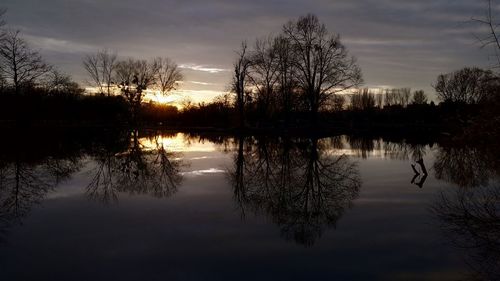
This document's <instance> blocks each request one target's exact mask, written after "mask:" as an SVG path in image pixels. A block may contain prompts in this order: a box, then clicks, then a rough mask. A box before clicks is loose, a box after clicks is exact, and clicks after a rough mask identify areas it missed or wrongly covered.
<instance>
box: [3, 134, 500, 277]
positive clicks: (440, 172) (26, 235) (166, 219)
mask: <svg viewBox="0 0 500 281" xmlns="http://www.w3.org/2000/svg"><path fill="white" fill-rule="evenodd" d="M0 145H1V148H0V157H1V158H0V274H1V279H2V280H333V279H335V280H469V279H474V278H478V279H484V280H493V279H498V278H500V263H499V260H500V259H499V258H500V217H499V215H500V213H499V208H500V206H499V203H498V202H499V199H500V187H499V185H498V171H500V170H499V169H498V165H497V164H498V159H496V158H495V156H494V155H495V154H492V153H490V152H489V151H488V150H483V149H480V148H477V147H474V146H466V145H458V144H456V143H453V142H446V141H441V140H421V139H418V138H417V139H416V138H411V139H404V138H384V137H366V136H365V137H362V136H347V135H342V136H333V137H318V136H315V137H304V136H301V137H280V136H220V135H217V134H214V133H212V134H205V135H203V134H188V133H175V132H153V131H151V132H133V133H130V132H97V133H96V132H93V133H83V132H80V133H78V132H77V133H74V132H73V133H71V134H69V133H48V132H22V133H16V134H8V135H4V137H3V139H2V140H1V142H0ZM496 155H498V154H496ZM474 280H475V279H474Z"/></svg>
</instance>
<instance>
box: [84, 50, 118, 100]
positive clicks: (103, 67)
mask: <svg viewBox="0 0 500 281" xmlns="http://www.w3.org/2000/svg"><path fill="white" fill-rule="evenodd" d="M116 59H117V55H116V54H115V53H111V52H109V51H108V50H107V49H104V50H101V51H98V52H97V53H96V54H88V55H86V56H85V58H84V59H83V67H84V68H85V70H86V71H87V73H88V75H89V76H90V79H91V80H92V84H94V85H95V86H96V87H97V89H98V91H99V93H101V94H102V93H104V89H106V93H107V95H108V96H109V95H111V86H112V84H113V73H114V70H115V68H116Z"/></svg>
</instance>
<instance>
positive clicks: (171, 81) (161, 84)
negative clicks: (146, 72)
mask: <svg viewBox="0 0 500 281" xmlns="http://www.w3.org/2000/svg"><path fill="white" fill-rule="evenodd" d="M155 64H156V65H157V66H156V67H157V68H158V72H157V81H156V84H157V87H158V89H159V90H160V93H161V94H162V95H167V94H168V93H170V92H171V91H173V90H175V89H177V86H178V85H179V81H182V80H183V79H184V76H183V75H182V72H181V70H180V68H179V67H178V66H177V64H176V63H175V62H174V61H172V60H171V59H169V58H156V59H155Z"/></svg>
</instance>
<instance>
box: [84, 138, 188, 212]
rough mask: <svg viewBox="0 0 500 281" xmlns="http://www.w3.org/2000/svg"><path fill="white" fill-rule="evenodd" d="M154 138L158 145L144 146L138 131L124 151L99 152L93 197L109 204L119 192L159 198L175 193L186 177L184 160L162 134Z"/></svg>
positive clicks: (89, 189)
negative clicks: (165, 142)
mask: <svg viewBox="0 0 500 281" xmlns="http://www.w3.org/2000/svg"><path fill="white" fill-rule="evenodd" d="M151 140H152V141H151V143H152V144H153V145H154V147H146V146H144V145H143V144H142V143H141V141H140V138H139V133H138V132H137V131H134V132H132V134H131V139H130V142H129V145H128V147H127V148H126V149H125V150H124V151H122V152H113V151H104V153H99V154H97V155H95V156H94V160H95V161H96V162H97V165H96V167H95V169H94V171H93V177H92V181H91V182H90V184H89V185H88V186H87V191H86V192H87V195H88V196H89V198H91V199H94V200H98V201H101V202H103V203H105V204H107V203H111V202H116V201H117V200H118V193H119V192H124V193H128V194H149V195H152V196H154V197H157V198H164V197H168V196H170V195H172V194H174V193H175V192H176V191H177V188H178V186H179V185H180V183H181V182H182V179H183V178H182V175H181V174H180V168H181V167H182V165H184V163H183V162H182V161H181V160H180V158H179V155H178V154H177V153H174V152H170V151H168V150H167V149H166V148H165V147H164V144H163V143H161V142H160V138H159V136H155V137H152V138H151Z"/></svg>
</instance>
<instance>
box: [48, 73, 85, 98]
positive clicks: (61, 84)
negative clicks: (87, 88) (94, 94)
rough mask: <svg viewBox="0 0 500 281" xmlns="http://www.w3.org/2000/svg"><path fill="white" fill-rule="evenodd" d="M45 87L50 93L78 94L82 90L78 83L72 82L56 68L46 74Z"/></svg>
mask: <svg viewBox="0 0 500 281" xmlns="http://www.w3.org/2000/svg"><path fill="white" fill-rule="evenodd" d="M45 89H46V90H47V91H48V93H50V94H69V95H79V94H82V93H83V92H84V90H83V89H82V88H80V86H79V85H78V83H76V82H74V81H73V80H72V79H71V77H70V76H69V75H66V74H63V73H61V72H59V71H58V70H56V69H54V70H52V71H51V72H50V73H49V74H48V75H47V79H46V82H45Z"/></svg>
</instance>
